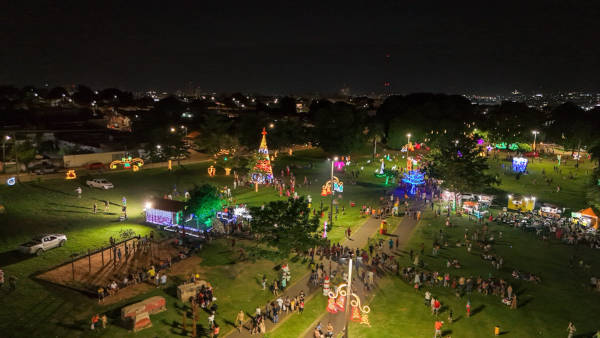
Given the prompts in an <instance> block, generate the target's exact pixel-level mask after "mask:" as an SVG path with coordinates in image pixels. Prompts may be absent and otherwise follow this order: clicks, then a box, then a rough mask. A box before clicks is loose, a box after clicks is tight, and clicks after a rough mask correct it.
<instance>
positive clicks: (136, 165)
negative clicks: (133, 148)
mask: <svg viewBox="0 0 600 338" xmlns="http://www.w3.org/2000/svg"><path fill="white" fill-rule="evenodd" d="M143 165H144V160H142V159H141V158H139V157H131V156H128V157H122V158H121V159H120V160H116V161H112V162H110V166H109V167H110V169H113V170H114V169H117V167H118V166H123V169H132V170H133V171H139V170H140V167H141V166H143Z"/></svg>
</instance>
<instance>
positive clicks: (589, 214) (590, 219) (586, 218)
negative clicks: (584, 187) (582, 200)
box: [571, 208, 598, 229]
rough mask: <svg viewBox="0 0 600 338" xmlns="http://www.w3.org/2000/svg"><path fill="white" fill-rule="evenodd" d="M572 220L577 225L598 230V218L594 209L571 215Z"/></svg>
mask: <svg viewBox="0 0 600 338" xmlns="http://www.w3.org/2000/svg"><path fill="white" fill-rule="evenodd" d="M571 220H572V222H573V223H575V224H580V225H582V226H584V227H587V228H594V229H598V216H596V213H594V210H592V208H587V209H583V210H579V211H578V212H572V213H571Z"/></svg>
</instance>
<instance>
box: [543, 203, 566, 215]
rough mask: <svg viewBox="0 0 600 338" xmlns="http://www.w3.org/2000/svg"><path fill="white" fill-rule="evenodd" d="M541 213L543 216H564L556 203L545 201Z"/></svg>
mask: <svg viewBox="0 0 600 338" xmlns="http://www.w3.org/2000/svg"><path fill="white" fill-rule="evenodd" d="M539 214H540V216H543V217H550V218H560V216H562V210H561V209H560V208H559V207H558V206H556V205H554V204H550V203H543V204H542V207H541V208H540V211H539Z"/></svg>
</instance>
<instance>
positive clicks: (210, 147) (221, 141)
mask: <svg viewBox="0 0 600 338" xmlns="http://www.w3.org/2000/svg"><path fill="white" fill-rule="evenodd" d="M232 125H233V123H232V122H231V120H229V119H228V118H227V117H225V116H222V115H216V114H211V115H206V116H205V118H204V120H203V122H202V124H201V125H200V128H199V132H200V136H199V137H198V138H197V139H196V148H197V149H198V150H200V151H204V152H206V153H208V154H215V153H217V152H218V151H219V150H221V149H234V148H236V147H237V146H238V141H237V137H235V136H234V135H233V131H232Z"/></svg>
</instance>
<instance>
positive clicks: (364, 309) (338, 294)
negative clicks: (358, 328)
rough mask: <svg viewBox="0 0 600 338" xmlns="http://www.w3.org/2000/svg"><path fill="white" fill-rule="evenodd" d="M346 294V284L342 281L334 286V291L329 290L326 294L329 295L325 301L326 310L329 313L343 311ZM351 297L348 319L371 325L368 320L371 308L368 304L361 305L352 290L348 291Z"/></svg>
mask: <svg viewBox="0 0 600 338" xmlns="http://www.w3.org/2000/svg"><path fill="white" fill-rule="evenodd" d="M347 295H348V284H346V283H343V284H340V285H338V286H337V287H336V288H335V292H333V291H329V293H328V294H327V296H328V297H329V299H328V301H327V308H326V309H327V312H329V313H338V312H343V311H344V308H345V306H346V296H347ZM350 296H351V297H352V298H351V300H350V306H351V310H350V313H351V315H350V319H351V320H352V321H354V322H357V323H361V324H363V325H366V326H368V327H371V324H370V322H369V312H371V308H370V307H369V306H368V305H361V302H360V297H359V296H358V295H357V294H356V293H354V292H352V293H350Z"/></svg>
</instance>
